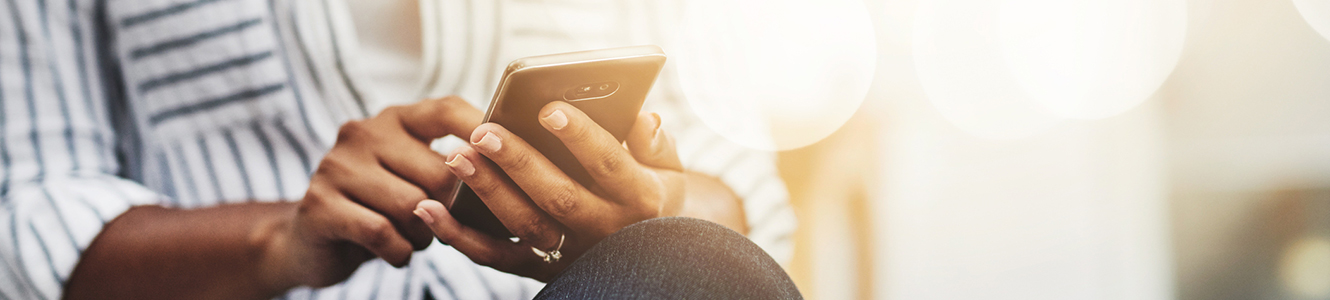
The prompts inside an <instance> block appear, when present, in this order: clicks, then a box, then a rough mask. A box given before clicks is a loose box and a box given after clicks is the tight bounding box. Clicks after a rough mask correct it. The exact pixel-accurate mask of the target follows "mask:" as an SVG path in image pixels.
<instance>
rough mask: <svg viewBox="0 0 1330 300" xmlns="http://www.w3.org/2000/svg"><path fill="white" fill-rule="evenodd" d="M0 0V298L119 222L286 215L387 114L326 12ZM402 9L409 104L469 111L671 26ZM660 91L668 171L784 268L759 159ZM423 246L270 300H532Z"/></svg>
mask: <svg viewBox="0 0 1330 300" xmlns="http://www.w3.org/2000/svg"><path fill="white" fill-rule="evenodd" d="M0 1H3V3H0V16H3V18H0V194H2V195H3V198H2V200H0V208H2V209H0V299H58V298H60V297H61V291H62V289H63V286H64V284H65V281H66V280H67V279H68V278H69V275H70V272H71V271H72V270H73V268H74V266H75V265H76V264H77V263H78V259H79V257H80V254H81V253H82V251H83V250H84V249H86V248H87V246H88V244H89V243H90V242H91V241H92V239H93V238H94V237H96V235H97V234H98V233H99V232H100V230H101V229H102V227H103V226H104V225H105V224H106V222H108V221H110V220H112V219H114V218H115V217H116V216H118V215H119V214H120V213H123V212H124V211H125V210H127V209H128V208H129V207H131V206H135V205H165V206H171V207H179V208H199V207H208V206H215V205H219V204H224V203H243V202H247V201H289V200H295V199H300V198H301V197H302V196H303V194H304V191H305V188H306V187H307V185H308V181H309V174H310V173H311V171H312V169H313V168H315V167H316V166H317V163H318V161H319V160H320V159H321V157H322V155H323V154H324V152H326V151H327V150H328V149H329V148H330V147H331V145H332V143H333V141H334V135H335V132H336V129H337V127H338V125H340V124H341V123H343V122H345V121H347V120H352V119H358V118H364V117H367V116H371V115H373V114H374V113H376V112H377V111H379V110H381V109H382V108H383V106H385V105H388V104H392V103H401V102H402V101H405V99H373V97H375V96H374V95H377V94H378V93H374V92H373V90H374V89H375V88H376V87H374V86H372V85H371V84H367V80H365V79H363V78H358V77H357V76H358V75H357V74H358V73H356V72H355V70H356V68H358V66H357V55H356V51H355V49H356V44H355V43H356V37H355V30H354V24H352V23H351V22H350V21H349V18H348V17H347V12H346V7H345V5H344V3H340V2H339V1H335V0H334V1H328V0H306V1H285V0H137V1H124V0H0ZM593 2H594V3H599V5H587V3H593ZM421 5H422V6H421V9H422V11H424V13H423V14H422V15H424V16H425V18H423V19H422V22H423V23H424V24H425V25H424V26H423V28H422V29H423V30H424V34H425V35H426V39H425V40H424V50H425V57H424V61H425V63H426V67H427V69H428V70H430V72H428V74H429V76H426V79H424V80H426V81H425V84H423V85H422V86H423V87H424V88H423V89H422V90H421V92H420V95H421V96H422V97H437V96H443V95H449V94H456V95H461V96H462V97H463V98H466V99H471V100H472V101H477V100H479V101H478V102H476V103H474V104H476V105H477V106H479V107H484V105H482V104H485V103H483V101H485V100H487V99H489V98H490V96H492V90H493V86H494V85H495V84H496V82H495V81H496V80H497V77H498V75H499V74H497V72H500V71H501V70H502V67H503V66H504V64H506V62H507V61H509V60H511V59H513V58H517V57H521V56H526V55H532V54H544V53H554V52H561V51H571V50H584V49H590V48H601V47H610V46H620V45H630V44H648V43H657V44H665V45H666V46H667V47H666V49H667V50H668V44H666V43H662V42H661V41H663V40H664V38H663V37H666V36H668V34H669V33H668V32H666V30H664V28H672V25H670V24H671V22H676V21H677V20H676V19H677V18H675V17H671V16H672V15H673V14H675V13H677V12H678V11H680V9H679V7H678V6H677V5H675V4H672V3H661V2H654V1H642V2H617V1H599V0H596V1H576V2H568V3H561V2H557V1H544V2H542V1H523V0H507V1H474V0H439V1H422V3H421ZM546 5H548V6H546ZM560 11H574V12H577V14H575V15H577V16H579V17H586V16H593V17H592V18H593V19H594V18H595V17H594V16H599V18H600V19H603V20H607V21H606V22H608V23H606V24H607V25H606V26H602V28H600V29H599V30H604V31H594V30H592V32H583V31H587V30H586V29H585V28H583V29H578V28H552V27H550V26H548V24H549V23H541V22H538V21H539V20H538V19H540V18H536V17H532V16H545V17H549V18H556V19H557V17H555V16H557V15H558V14H557V13H556V12H560ZM556 21H557V20H556ZM607 29H608V30H607ZM585 37H594V38H585ZM524 51H534V52H524ZM664 75H665V76H663V78H662V79H661V81H660V82H659V83H658V84H657V87H656V88H655V89H654V91H653V94H652V95H651V96H649V98H648V100H647V108H646V109H648V110H653V111H657V112H660V114H661V116H662V118H663V119H664V122H663V124H665V126H667V127H666V130H669V131H670V132H672V133H674V135H675V136H676V138H677V140H678V147H679V154H680V156H681V158H682V159H683V160H684V162H685V166H686V167H687V168H689V169H691V170H694V171H698V172H703V173H707V174H711V175H714V176H716V177H717V178H720V179H721V180H722V181H723V182H725V183H726V184H727V185H729V186H730V187H731V189H733V190H734V191H735V192H736V193H737V194H738V195H740V196H741V197H743V198H744V199H745V202H744V210H745V213H746V214H747V216H748V217H749V220H748V224H749V227H750V230H751V232H750V234H749V236H750V238H751V239H753V240H754V241H755V242H756V243H757V244H758V245H759V246H762V247H763V248H764V249H766V250H767V251H768V252H769V253H771V254H772V255H773V256H774V257H776V258H777V260H778V261H783V260H786V259H788V258H789V256H790V252H791V250H792V249H791V248H792V246H791V243H790V235H791V234H792V232H793V226H794V224H795V223H794V216H793V212H792V211H791V210H790V207H789V206H788V204H787V202H786V199H787V195H786V194H785V189H784V185H783V183H782V182H781V181H780V180H779V178H778V177H776V172H775V168H774V155H773V154H772V153H767V152H757V151H752V150H748V149H744V148H742V147H739V146H737V145H735V144H733V143H730V142H728V141H726V140H724V139H723V138H720V137H719V136H718V135H716V134H714V133H713V132H711V131H710V130H709V129H707V128H706V127H705V126H702V125H701V123H700V122H698V121H697V120H696V119H695V118H696V117H695V116H693V115H692V114H691V112H690V110H689V109H688V107H687V104H686V102H685V101H683V99H682V96H681V93H679V92H678V84H677V83H676V82H675V79H674V78H673V76H674V73H673V69H672V68H667V69H666V71H665V73H664ZM448 144H449V143H447V142H438V143H435V146H436V149H438V150H447V148H448ZM435 243H436V244H435V245H432V246H430V247H429V248H428V249H426V250H422V251H420V252H418V253H417V254H416V255H414V256H413V258H412V261H411V262H410V264H409V265H408V266H407V267H405V268H401V269H397V268H392V267H390V266H389V265H387V264H386V263H384V262H383V261H381V260H377V259H376V260H371V261H369V262H366V263H365V264H364V265H362V266H361V267H360V268H359V269H358V270H357V271H356V273H355V274H353V275H352V276H351V278H350V279H348V280H347V281H345V282H343V283H340V284H337V285H334V286H331V287H327V288H321V289H310V288H298V289H295V290H292V291H290V292H289V293H288V294H286V295H284V296H283V297H284V298H291V299H368V298H403V299H421V298H423V297H424V293H425V292H426V291H428V292H430V293H431V296H433V297H434V298H437V299H496V298H505V299H517V298H530V297H532V296H533V295H534V294H535V293H536V291H538V290H539V289H540V288H541V284H540V283H539V282H536V281H533V280H530V279H525V278H520V277H517V276H513V275H510V274H506V273H502V272H498V271H495V270H493V269H490V268H487V267H482V266H478V265H476V264H474V263H472V262H471V261H470V260H469V259H467V258H466V257H465V256H463V255H462V254H461V253H459V252H457V251H456V250H454V249H452V248H449V247H448V246H446V245H441V244H437V242H435Z"/></svg>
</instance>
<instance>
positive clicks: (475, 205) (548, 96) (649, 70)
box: [444, 45, 665, 237]
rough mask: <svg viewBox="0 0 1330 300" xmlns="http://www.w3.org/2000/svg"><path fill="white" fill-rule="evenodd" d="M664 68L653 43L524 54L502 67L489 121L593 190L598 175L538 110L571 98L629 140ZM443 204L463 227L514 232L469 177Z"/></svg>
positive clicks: (661, 55) (503, 233) (616, 134)
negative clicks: (543, 121) (549, 128)
mask: <svg viewBox="0 0 1330 300" xmlns="http://www.w3.org/2000/svg"><path fill="white" fill-rule="evenodd" d="M664 66H665V53H664V52H662V51H661V50H660V47H657V46H652V45H647V46H632V47H622V48H611V49H602V50H591V51H580V52H570V53H561V54H551V55H542V56H532V57H527V58H521V59H518V60H515V61H513V62H512V63H510V64H508V68H507V69H506V70H504V72H503V77H502V78H501V79H500V80H499V86H498V90H497V91H496V92H495V93H494V99H493V101H490V106H489V109H488V110H487V111H486V112H485V122H494V123H498V124H499V125H503V127H504V128H506V129H508V130H509V131H512V132H513V134H516V135H517V136H519V137H521V138H522V139H523V140H526V142H527V143H529V144H531V146H532V147H535V148H536V150H537V151H540V153H541V154H543V155H544V156H545V157H546V158H548V159H549V160H550V161H551V162H553V163H554V164H555V165H556V166H558V167H559V169H560V170H562V171H563V172H564V173H566V174H568V176H569V177H571V178H573V180H576V181H577V182H578V183H581V184H582V185H583V186H586V187H588V188H592V189H593V190H594V188H593V186H594V185H595V181H593V180H592V179H591V176H590V175H589V174H587V171H586V169H584V168H583V167H582V165H581V163H579V162H578V161H577V158H576V157H574V156H573V154H572V153H571V152H569V151H568V148H567V147H565V146H564V145H563V142H562V141H560V140H559V139H558V138H557V137H555V136H554V135H553V134H551V133H550V132H549V131H546V130H545V128H544V127H542V126H541V125H540V123H539V122H538V119H539V116H537V114H538V113H539V112H540V109H541V108H543V107H545V104H548V103H550V102H551V101H567V102H568V103H571V104H572V105H573V106H574V107H577V108H578V109H580V110H582V111H583V112H585V113H586V114H587V115H588V116H590V117H591V119H592V120H594V121H596V123H597V124H599V125H600V127H602V128H605V130H607V131H609V132H610V134H612V135H614V137H615V138H617V139H618V140H619V142H623V140H624V138H626V137H627V135H628V131H629V130H630V129H632V126H633V123H634V122H635V121H636V119H637V113H638V111H640V110H641V109H642V102H643V101H644V100H646V96H647V92H649V91H651V86H652V85H653V84H655V82H656V77H657V76H658V75H659V74H660V70H661V68H662V67H664ZM444 204H445V206H447V207H448V211H449V212H450V213H451V214H452V215H453V218H456V219H457V221H458V222H459V223H462V224H463V225H466V226H469V227H471V228H473V229H476V230H480V231H482V232H485V233H487V234H490V235H493V236H498V237H511V236H512V233H510V232H509V231H508V229H507V228H506V227H504V226H503V223H502V222H499V219H498V218H496V217H495V216H494V213H493V212H491V211H490V210H489V208H488V207H487V206H485V203H484V202H483V201H481V200H480V197H478V196H476V193H475V192H474V191H472V190H471V188H470V187H468V186H467V185H466V184H465V183H462V182H460V181H459V182H458V184H457V186H456V188H455V190H454V192H453V198H452V200H451V201H447V202H446V203H444Z"/></svg>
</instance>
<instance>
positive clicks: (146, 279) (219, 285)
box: [65, 203, 296, 299]
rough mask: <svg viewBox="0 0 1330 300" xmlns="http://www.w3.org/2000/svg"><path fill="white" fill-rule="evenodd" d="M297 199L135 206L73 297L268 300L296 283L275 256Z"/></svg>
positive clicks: (107, 237) (105, 239) (101, 241)
mask: <svg viewBox="0 0 1330 300" xmlns="http://www.w3.org/2000/svg"><path fill="white" fill-rule="evenodd" d="M295 209H296V205H295V204H290V203H272V204H242V205H227V206H220V207H213V208H205V209H197V210H178V209H168V208H163V207H159V206H139V207H134V208H131V209H130V210H129V211H126V212H125V213H124V214H122V215H120V217H118V218H116V219H115V220H112V221H111V222H110V223H108V224H107V225H106V227H105V229H104V230H103V231H102V232H101V234H100V235H98V237H97V238H96V239H94V240H93V242H92V244H91V245H90V246H89V247H88V249H87V250H86V251H84V252H83V255H82V258H81V259H80V261H79V263H78V265H77V266H76V267H75V268H74V271H73V274H72V275H70V279H69V281H68V284H67V285H66V291H65V296H66V298H68V299H90V298H98V299H266V298H272V297H274V296H276V295H278V294H280V293H281V292H283V291H285V290H286V289H289V288H291V287H292V286H293V285H294V284H292V283H289V280H286V279H284V275H282V274H283V273H282V272H280V271H279V270H281V267H279V266H278V264H277V263H279V262H280V260H281V259H282V258H279V257H275V256H274V255H272V254H273V253H274V252H275V251H271V249H272V248H273V246H272V245H273V242H274V241H275V240H278V238H277V237H276V236H277V235H279V234H282V233H281V232H283V229H284V228H285V227H286V226H289V224H290V220H291V218H292V217H293V216H294V215H295V212H296V210H295Z"/></svg>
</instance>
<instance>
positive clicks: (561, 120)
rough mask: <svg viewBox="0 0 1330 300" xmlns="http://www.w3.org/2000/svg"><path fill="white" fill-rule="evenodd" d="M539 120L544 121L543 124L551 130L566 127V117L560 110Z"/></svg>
mask: <svg viewBox="0 0 1330 300" xmlns="http://www.w3.org/2000/svg"><path fill="white" fill-rule="evenodd" d="M540 119H541V120H542V121H545V124H549V125H550V128H553V129H554V130H559V129H563V127H564V126H568V116H567V115H564V114H563V111H562V110H558V109H555V110H554V112H551V113H550V114H549V115H546V116H545V117H544V118H540Z"/></svg>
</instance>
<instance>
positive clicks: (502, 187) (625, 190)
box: [65, 97, 745, 299]
mask: <svg viewBox="0 0 1330 300" xmlns="http://www.w3.org/2000/svg"><path fill="white" fill-rule="evenodd" d="M570 109H571V110H570ZM551 110H559V111H560V112H562V113H565V114H567V116H568V118H567V121H568V122H567V125H566V126H563V127H560V128H561V129H557V130H554V131H552V132H554V133H555V134H556V136H559V137H560V138H561V139H564V140H565V142H566V143H568V146H569V148H570V150H573V151H574V153H575V154H576V155H577V156H578V159H579V161H586V162H589V164H590V165H591V166H589V167H588V169H589V170H595V171H596V172H593V174H599V175H596V177H595V178H596V180H597V182H598V183H599V185H600V186H602V187H603V188H602V189H598V190H597V191H595V192H592V191H588V190H586V188H585V187H582V186H580V185H576V183H575V182H572V181H570V180H568V179H567V176H566V175H563V173H562V172H559V171H558V170H557V168H556V169H549V167H552V165H549V162H548V160H545V158H544V157H543V156H541V155H539V154H538V153H536V152H534V150H533V149H529V146H526V147H527V148H522V147H523V146H524V145H525V143H524V142H521V140H520V139H517V138H515V137H512V136H511V135H508V136H507V138H504V136H505V135H504V134H506V132H507V131H506V130H504V129H503V128H502V127H501V126H498V125H496V124H483V125H482V124H481V123H480V120H481V118H482V116H483V113H482V112H480V111H479V110H477V109H475V108H474V107H472V106H470V105H469V104H467V102H466V101H464V100H462V99H459V98H455V97H449V98H443V99H433V100H426V101H421V102H419V103H415V104H412V105H407V106H400V107H392V108H388V109H386V110H384V111H383V112H382V113H380V114H379V115H377V116H375V117H374V118H370V119H366V120H362V121H352V122H348V123H347V124H345V125H343V126H342V128H341V130H340V131H339V133H338V137H337V142H336V144H335V145H334V147H333V148H332V149H331V150H330V151H329V153H328V154H327V155H326V156H325V157H324V159H323V161H321V162H320V163H319V167H318V169H317V171H315V173H314V174H313V175H312V177H311V179H310V188H309V190H308V191H307V192H306V194H305V197H304V198H303V199H301V200H300V201H299V202H298V203H252V204H237V205H224V206H219V207H212V208H204V209H194V210H181V209H171V208H163V207H159V206H139V207H134V208H131V209H130V210H128V211H127V212H125V213H124V214H122V215H121V216H119V217H117V218H116V219H115V220H112V221H111V222H110V223H108V224H107V226H106V227H105V228H104V229H103V231H102V232H101V233H100V234H99V235H98V237H97V238H96V239H94V241H93V242H92V244H91V245H90V246H89V247H88V249H86V250H85V251H84V252H83V256H82V258H81V259H80V261H79V263H78V265H77V266H76V267H75V268H74V271H73V274H72V275H71V276H70V278H69V280H68V281H67V284H66V286H65V289H66V291H65V297H66V298H68V299H85V298H97V299H106V298H112V299H120V298H126V299H181V298H189V299H269V298H272V297H274V296H277V295H280V294H282V293H284V292H285V291H286V290H288V289H290V288H293V287H296V286H302V285H304V286H315V287H322V286H329V285H332V284H336V283H338V282H341V281H343V280H346V278H348V277H349V276H350V275H351V273H353V272H354V271H355V269H356V268H357V267H358V266H359V265H360V264H361V263H363V262H365V261H367V260H369V259H372V258H375V257H379V258H383V259H384V260H385V261H387V262H388V263H390V264H392V265H393V266H398V267H401V266H404V265H405V264H406V263H407V262H409V261H410V257H411V255H412V252H413V251H414V250H420V249H423V248H424V247H426V246H428V245H429V244H430V242H431V241H432V240H433V239H434V238H435V236H436V235H437V236H438V238H439V239H440V240H441V241H442V242H445V243H448V244H451V245H452V246H453V247H455V248H457V249H458V250H460V251H462V252H463V253H465V254H466V255H467V256H468V257H470V258H471V259H472V260H474V261H476V262H479V263H482V264H485V265H489V266H494V267H495V268H497V269H500V270H505V271H509V272H512V273H515V274H519V275H524V276H529V277H532V278H536V279H541V280H548V279H549V278H550V277H551V276H553V274H557V271H558V270H561V269H562V268H563V267H564V266H566V265H567V263H569V262H571V261H572V260H573V259H575V258H576V257H577V256H578V255H580V254H581V252H582V251H585V249H586V248H588V247H590V245H592V244H594V243H595V242H596V241H599V240H600V239H601V238H604V237H605V236H607V235H609V234H610V233H613V232H614V231H616V230H618V228H622V227H623V226H626V225H628V224H632V223H634V222H636V221H640V220H644V219H647V218H652V217H658V216H670V215H683V216H693V217H702V218H705V219H709V220H713V221H716V222H718V223H721V224H724V225H727V226H730V227H731V228H733V229H735V230H738V231H740V232H744V231H745V230H744V229H745V228H744V227H743V224H744V222H743V220H744V218H743V215H742V209H741V206H740V205H741V204H740V203H741V202H740V201H739V199H738V198H737V197H734V195H733V193H732V192H730V191H729V190H728V188H726V187H725V186H724V185H723V184H721V183H720V182H719V181H718V180H716V179H715V178H711V177H708V176H705V175H701V174H696V173H689V172H685V171H683V170H682V168H681V167H680V166H679V164H678V158H677V156H676V155H675V154H674V152H673V149H674V148H673V143H672V141H670V140H669V138H668V136H666V135H665V134H664V132H663V131H660V130H658V129H656V128H659V121H658V120H659V119H658V118H655V117H654V116H653V115H650V114H642V115H641V116H640V117H639V119H638V122H637V124H636V125H635V126H634V129H633V133H632V134H630V136H629V139H628V141H627V142H626V143H625V144H626V145H627V148H625V146H624V145H621V144H618V143H617V142H615V141H614V140H613V139H612V138H611V139H610V140H605V139H604V137H606V136H609V134H608V132H605V131H604V130H603V129H600V128H599V127H591V126H586V125H587V124H586V121H587V120H586V119H585V115H582V114H581V113H580V111H575V108H571V106H550V107H546V111H543V112H542V114H541V116H548V113H550V112H552V111H551ZM590 125H595V124H594V123H592V124H590ZM546 128H547V129H549V128H552V127H550V126H549V125H546ZM478 133H480V134H479V135H477V134H478ZM485 133H492V134H495V137H498V138H500V139H501V141H502V144H501V145H502V148H499V150H498V151H489V150H487V149H489V148H484V147H479V146H471V147H463V148H460V149H458V150H457V152H456V153H455V154H454V155H452V156H450V157H457V155H456V154H462V156H464V157H467V160H465V161H466V162H468V163H471V165H472V166H473V167H474V169H473V170H472V172H470V173H469V175H465V176H461V178H462V179H463V180H464V181H466V182H467V183H468V184H470V185H471V186H473V188H474V187H486V189H484V191H485V192H484V193H483V194H480V195H481V198H482V200H484V201H485V202H486V204H487V205H490V207H491V208H494V209H493V211H495V213H496V214H498V215H499V216H500V219H501V220H502V221H503V222H504V224H505V225H506V226H507V227H509V229H510V230H511V231H513V232H515V233H520V234H519V237H521V241H520V242H518V243H514V242H512V241H509V240H500V239H494V238H490V237H488V236H483V235H480V234H479V233H478V232H476V231H474V230H471V229H469V228H466V227H464V226H461V225H460V224H457V223H456V221H455V220H453V219H452V218H451V217H450V216H449V215H448V214H447V213H446V211H444V210H442V209H443V207H442V205H441V204H439V202H437V201H433V200H428V199H442V198H443V197H448V196H450V195H449V194H448V192H449V191H451V190H452V188H453V184H454V183H455V182H456V180H457V179H458V178H459V177H458V176H457V175H454V173H455V172H458V171H457V170H458V168H459V166H461V165H460V163H461V162H462V161H459V160H453V161H452V163H451V164H449V163H448V162H449V161H448V159H446V158H445V157H444V156H442V155H439V154H438V153H435V152H433V151H432V150H430V149H429V142H430V141H432V140H434V139H436V138H439V137H443V136H448V135H457V136H463V137H472V140H474V141H481V140H482V139H483V138H484V136H485ZM488 141H492V140H487V142H488ZM569 141H575V143H569ZM481 145H485V146H489V145H491V144H488V143H481ZM477 149H481V151H482V152H476V151H477ZM587 155H603V156H587ZM583 157H586V158H583ZM522 162H525V165H520V164H515V163H522ZM503 166H507V168H503ZM521 166H524V167H525V168H517V167H521ZM509 169H513V170H525V171H531V172H538V173H531V174H541V175H540V176H521V175H519V176H515V177H514V178H511V179H509V178H507V177H506V176H504V175H503V174H504V173H502V172H500V171H499V170H509ZM508 174H526V173H514V172H511V171H510V172H509V173H508ZM625 174H627V175H631V176H632V177H619V176H627V175H625ZM606 176H613V177H606ZM685 186H687V187H688V188H686V189H685V188H684V187H685ZM523 188H542V189H547V190H549V191H555V190H558V191H564V192H567V193H565V194H562V195H568V196H569V197H564V198H560V199H562V200H559V201H562V202H558V201H555V200H551V198H547V197H536V198H535V199H532V198H528V197H526V196H525V195H526V194H525V191H526V190H525V189H523ZM477 192H478V193H481V191H480V190H479V189H477ZM533 194H534V193H533ZM554 205H557V206H554ZM620 213H622V214H623V215H621V216H620V217H616V218H602V217H595V216H596V215H597V214H613V215H617V214H620ZM422 216H424V217H422ZM601 216H604V215H601ZM593 217H595V218H593ZM426 221H429V222H426ZM560 234H566V235H567V239H566V241H565V245H564V247H563V250H562V252H563V253H564V258H563V260H561V261H560V262H559V263H555V264H547V263H545V262H543V261H541V260H540V258H539V257H538V256H536V255H535V254H534V253H533V252H532V251H531V247H532V246H536V247H540V248H541V249H553V246H554V245H556V244H557V242H558V236H559V235H560Z"/></svg>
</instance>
